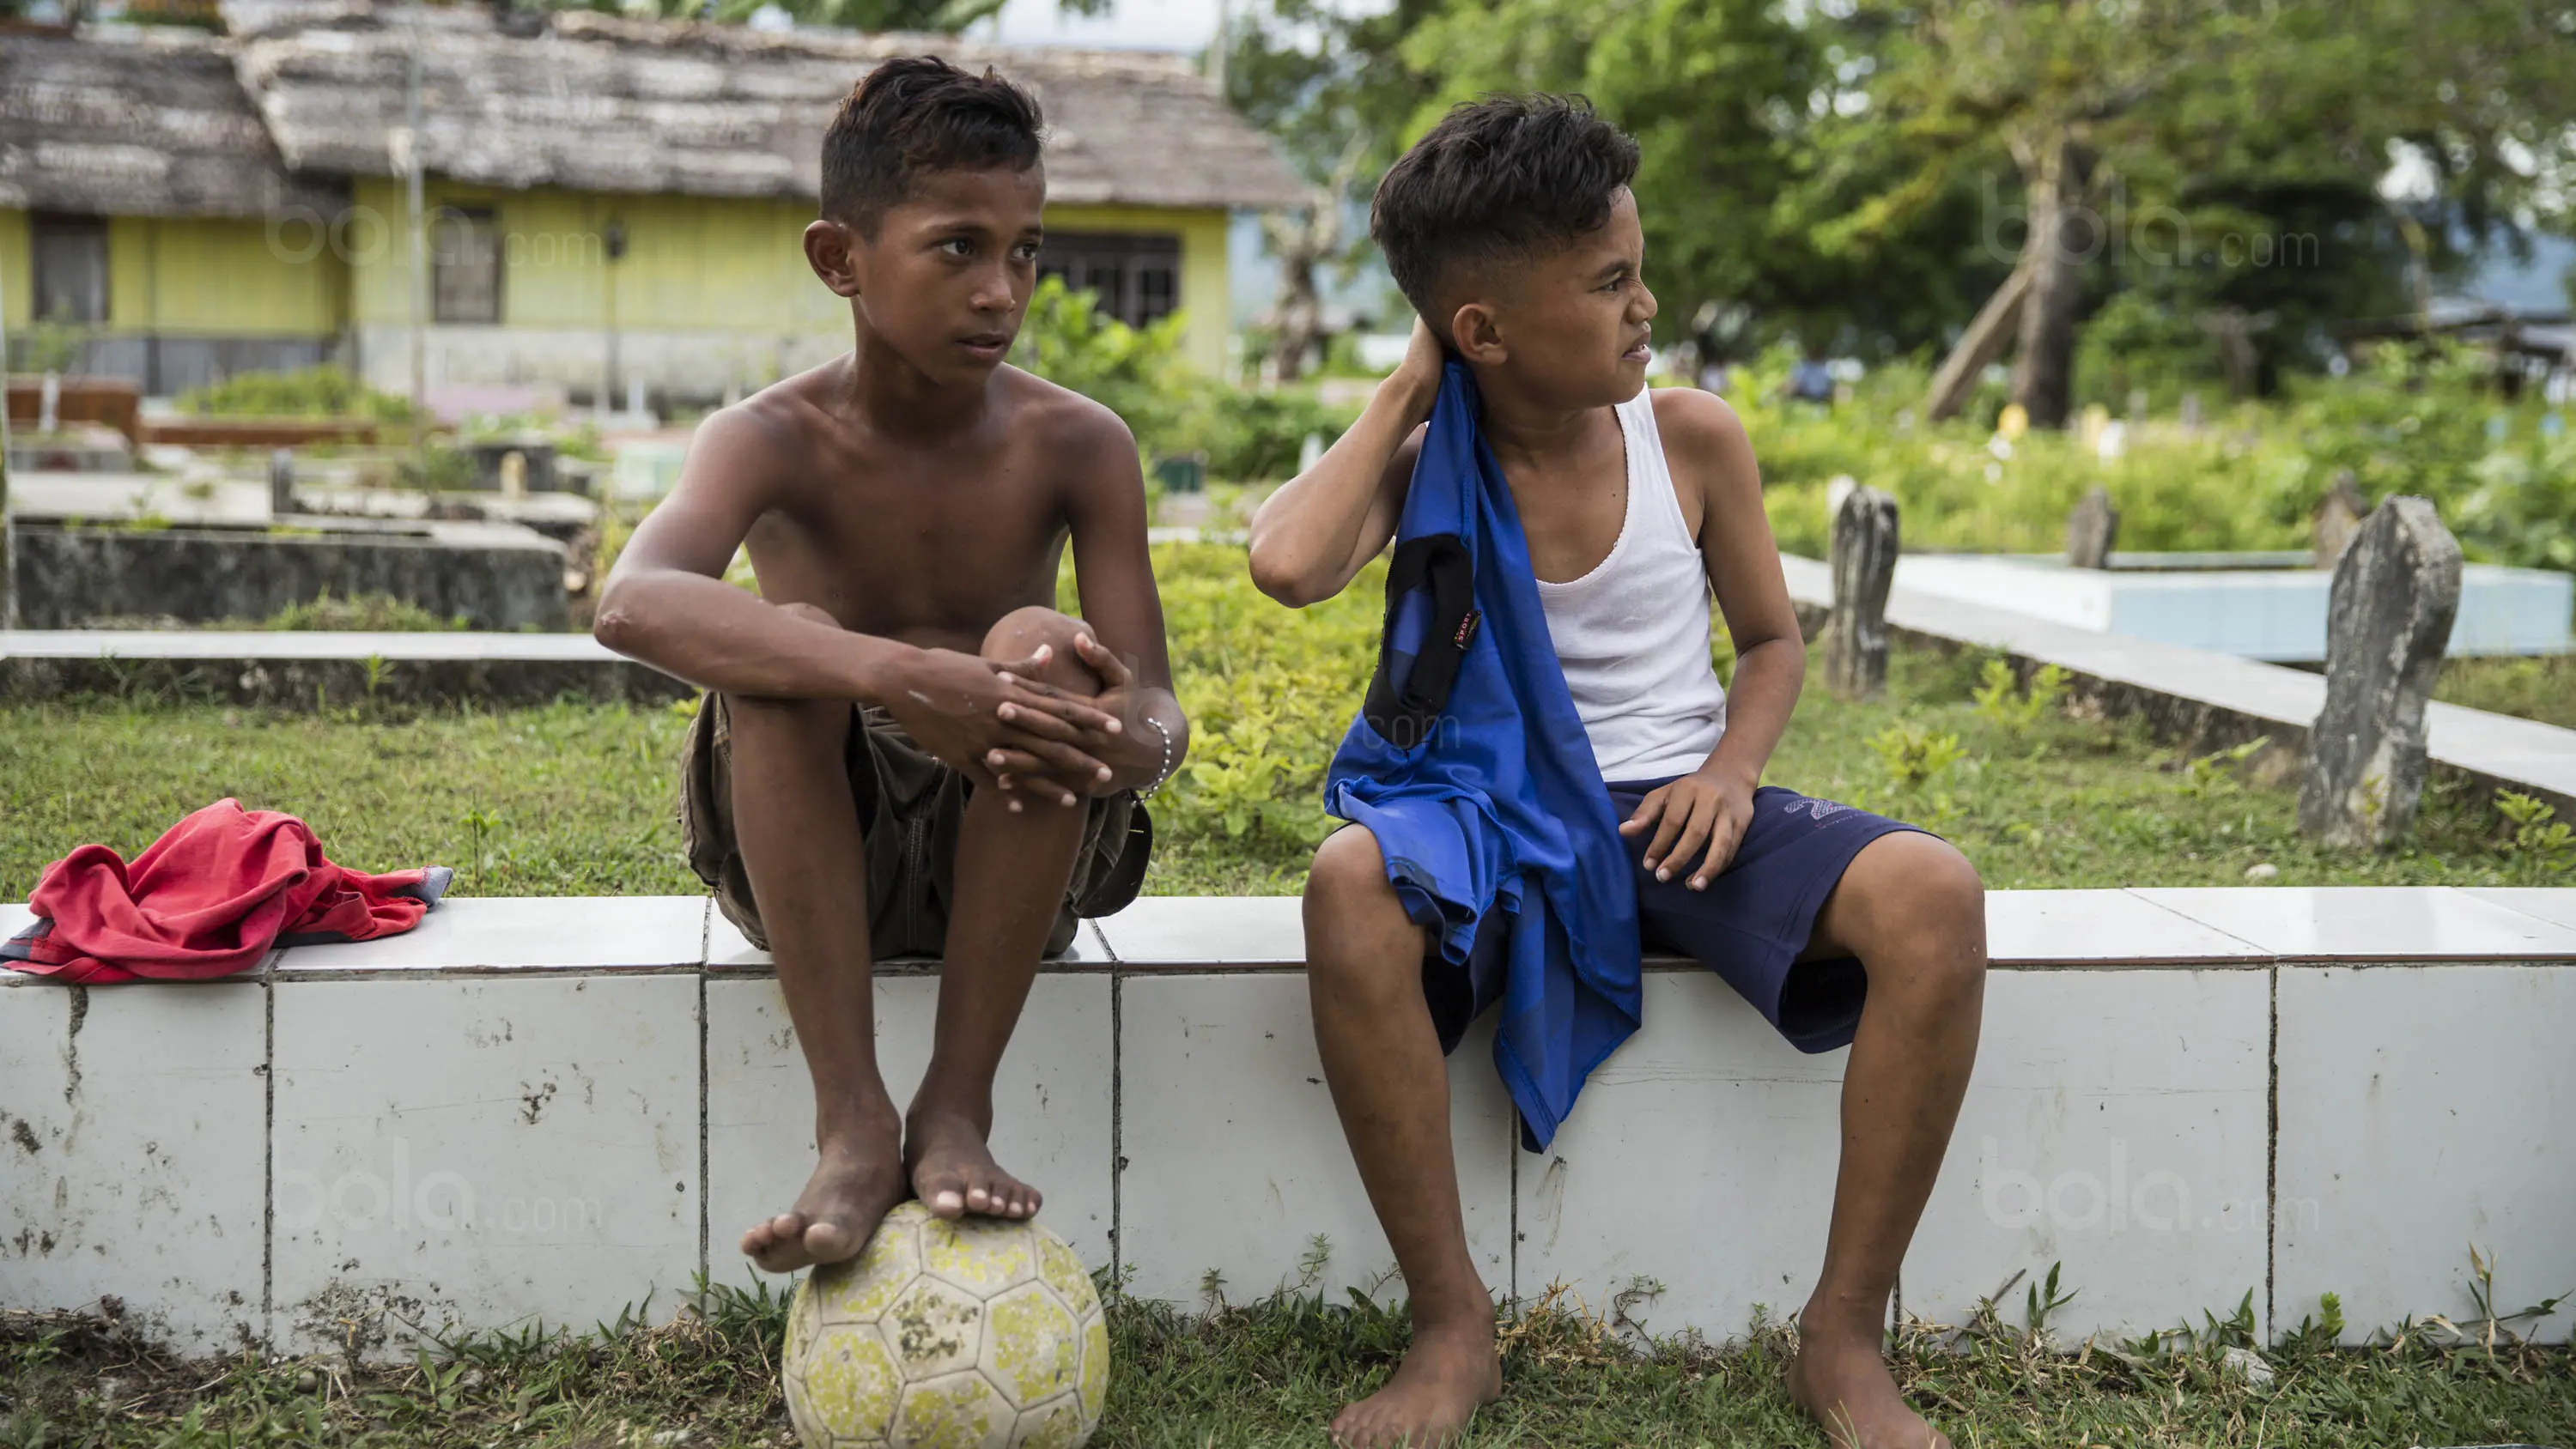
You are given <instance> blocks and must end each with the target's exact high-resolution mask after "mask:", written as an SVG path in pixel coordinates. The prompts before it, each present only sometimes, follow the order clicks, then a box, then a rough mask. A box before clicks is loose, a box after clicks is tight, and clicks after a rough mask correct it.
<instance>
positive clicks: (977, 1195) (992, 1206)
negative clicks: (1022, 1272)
mask: <svg viewBox="0 0 2576 1449" xmlns="http://www.w3.org/2000/svg"><path fill="white" fill-rule="evenodd" d="M903 1157H904V1162H905V1163H906V1165H908V1166H909V1167H910V1168H911V1169H912V1193H913V1196H915V1197H917V1198H920V1199H921V1205H922V1206H923V1207H926V1208H928V1209H930V1211H931V1214H932V1215H933V1216H935V1217H943V1218H958V1217H964V1216H965V1215H966V1214H968V1213H982V1214H984V1215H986V1216H987V1217H996V1218H1026V1217H1035V1216H1036V1215H1037V1210H1038V1204H1039V1203H1041V1202H1043V1201H1044V1200H1045V1199H1044V1198H1043V1197H1042V1196H1041V1195H1040V1194H1039V1192H1038V1190H1037V1189H1036V1188H1034V1187H1031V1186H1029V1185H1028V1184H1027V1183H1025V1182H1022V1181H1020V1180H1019V1179H1018V1178H1016V1177H1013V1176H1011V1175H1010V1174H1009V1173H1007V1172H1004V1171H1003V1170H1002V1169H1001V1167H1000V1165H999V1164H997V1163H995V1162H994V1161H993V1152H992V1149H991V1148H989V1147H987V1146H985V1145H984V1128H983V1127H982V1125H981V1124H979V1123H978V1122H977V1121H976V1120H975V1118H974V1117H972V1116H970V1115H968V1114H967V1113H964V1112H956V1111H950V1110H948V1109H946V1108H944V1107H936V1106H927V1107H926V1106H923V1105H922V1104H921V1103H918V1102H916V1103H914V1104H913V1108H912V1115H911V1117H910V1118H909V1119H908V1120H906V1122H905V1123H904V1131H903Z"/></svg>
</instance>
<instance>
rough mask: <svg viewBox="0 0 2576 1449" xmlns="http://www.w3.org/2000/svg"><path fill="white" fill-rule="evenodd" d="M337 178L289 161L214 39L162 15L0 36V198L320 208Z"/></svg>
mask: <svg viewBox="0 0 2576 1449" xmlns="http://www.w3.org/2000/svg"><path fill="white" fill-rule="evenodd" d="M338 190H339V187H338V185H337V184H336V183H333V182H330V181H328V180H327V179H326V180H320V181H308V180H299V179H298V178H296V177H294V176H291V175H289V174H288V172H287V170H286V168H285V166H284V165H283V164H281V162H280V161H279V159H278V154H277V148H276V147H275V146H274V145H273V144H271V143H270V141H269V138H268V132H267V130H266V129H265V128H263V127H262V126H261V125H260V121H259V113H258V112H257V111H255V110H253V109H252V108H251V104H250V98H249V97H248V96H246V95H244V94H243V93H242V88H241V82H240V80H239V79H238V78H237V77H236V76H235V75H234V61H233V56H232V52H231V47H230V46H229V44H227V43H226V42H224V41H220V40H217V39H216V38H214V37H212V36H209V35H207V34H205V33H204V32H202V31H195V30H175V29H169V28H164V27H154V28H150V29H138V30H132V31H116V30H111V31H104V32H95V33H91V34H86V35H83V36H81V37H80V38H78V39H74V38H72V37H70V36H64V35H46V34H38V33H30V32H28V31H23V30H22V31H16V32H13V33H11V34H9V35H6V36H0V207H5V208H8V209H11V210H49V211H71V212H90V213H97V214H101V215H108V214H114V215H122V216H276V215H281V214H285V213H288V212H290V211H293V210H294V209H296V208H298V207H304V208H310V209H311V212H312V214H315V215H329V214H330V213H332V212H333V211H336V210H338V209H339V203H338V202H337V201H336V200H335V197H336V195H337V192H338Z"/></svg>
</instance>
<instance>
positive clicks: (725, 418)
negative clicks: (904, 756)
mask: <svg viewBox="0 0 2576 1449" xmlns="http://www.w3.org/2000/svg"><path fill="white" fill-rule="evenodd" d="M781 451H782V450H781V449H780V447H779V446H778V445H777V444H776V443H775V441H774V440H773V439H772V438H771V436H770V434H769V425H768V424H767V423H765V422H764V421H762V420H761V419H760V418H759V417H757V416H756V415H754V414H752V413H749V412H747V411H745V410H743V409H741V408H739V407H735V408H726V409H724V410H723V411H721V412H718V413H716V414H714V415H713V416H711V417H709V418H708V419H707V420H706V421H705V422H704V423H702V424H700V425H699V427H698V432H697V436H696V437H695V438H693V439H691V440H690V442H689V453H688V457H687V458H686V459H685V460H684V461H683V462H682V463H681V465H680V481H679V483H678V485H677V486H675V487H674V488H673V489H672V490H671V494H670V496H669V497H667V498H665V499H663V500H662V501H661V503H660V504H658V505H656V506H655V507H654V509H653V511H652V512H651V513H650V514H648V515H646V517H645V519H644V521H643V522H642V523H641V524H638V525H637V526H636V529H635V535H634V537H632V538H630V539H628V540H627V543H626V548H625V550H624V551H623V552H622V553H620V554H619V555H618V557H617V566H616V567H615V568H613V569H611V570H610V571H609V574H608V579H607V582H606V583H604V584H603V585H601V587H600V593H599V614H598V618H597V619H596V620H595V621H594V623H593V624H592V626H591V633H592V635H593V636H594V637H596V638H597V639H598V640H599V642H600V643H602V644H605V645H607V646H608V647H609V648H611V649H614V650H616V651H617V652H618V653H620V654H623V655H626V656H627V657H628V658H630V659H638V660H641V661H643V662H644V663H646V664H650V665H652V666H653V667H654V668H656V669H659V670H661V671H662V672H663V673H665V674H669V675H673V676H676V677H677V678H680V679H684V680H686V681H688V682H689V683H691V684H694V685H697V686H699V687H700V688H703V689H712V690H718V691H721V692H724V693H727V694H742V695H758V696H764V697H768V698H773V699H827V698H840V699H855V700H864V701H867V702H869V703H879V702H881V701H882V699H883V696H884V694H885V692H886V684H887V680H886V673H887V670H888V668H889V667H890V666H891V665H892V664H893V663H894V661H895V660H896V659H897V658H898V657H900V656H901V655H903V654H906V653H910V652H913V651H912V650H911V649H910V648H909V646H907V645H903V644H900V643H897V642H896V641H894V640H890V639H881V638H877V637H875V636H873V635H867V634H853V633H850V632H848V631H846V630H841V629H836V628H833V627H831V626H829V625H826V624H822V623H818V622H816V621H813V620H809V619H803V618H799V617H798V616H797V615H796V614H794V613H792V612H790V611H788V610H785V609H781V608H778V607H776V606H775V605H772V604H770V603H767V602H765V601H763V600H762V599H760V598H759V597H758V596H756V595H753V594H750V593H747V592H745V591H744V590H742V589H738V588H735V587H734V586H733V585H731V584H728V583H726V582H725V581H724V571H725V568H726V566H727V565H729V564H731V563H732V562H733V556H734V550H736V549H738V548H740V547H741V546H742V541H743V539H744V538H746V537H747V536H749V535H750V533H751V526H752V525H753V524H754V523H757V522H759V520H760V516H761V515H762V514H763V513H766V512H768V511H769V509H770V508H771V507H772V506H773V505H774V504H776V503H777V502H778V501H779V498H778V488H777V480H778V479H779V478H780V477H782V476H783V475H784V473H785V464H786V460H785V459H784V458H782V457H780V456H779V454H780V453H781Z"/></svg>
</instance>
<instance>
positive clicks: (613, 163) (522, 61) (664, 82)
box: [223, 0, 1305, 207]
mask: <svg viewBox="0 0 2576 1449" xmlns="http://www.w3.org/2000/svg"><path fill="white" fill-rule="evenodd" d="M223 12H224V17H225V22H226V24H227V25H228V27H229V28H230V29H231V31H232V33H233V36H234V39H235V42H236V44H237V45H238V46H239V56H240V71H241V80H242V84H243V85H244V87H245V88H247V89H248V90H249V91H250V93H251V94H252V95H253V96H254V97H255V98H256V99H257V101H258V104H259V108H260V112H261V115H262V116H263V118H264V119H265V120H266V121H267V123H268V127H269V131H270V133H271V134H272V135H273V136H274V137H275V138H276V140H277V144H278V146H279V147H280V149H281V150H282V151H283V152H284V154H285V156H286V159H287V161H288V163H289V164H290V165H292V166H294V167H295V168H296V169H297V170H299V171H314V172H335V173H346V174H350V175H364V176H390V175H393V174H395V159H396V158H395V155H394V151H393V146H392V144H391V137H392V134H393V133H394V132H395V131H396V130H397V129H398V128H399V127H400V126H401V125H402V122H403V103H404V86H405V73H406V69H407V66H408V63H409V52H410V46H411V43H412V33H413V31H412V27H413V24H414V17H415V12H414V11H413V10H412V9H410V8H408V7H395V6H383V7H379V6H375V5H371V4H368V3H365V0H230V3H227V4H225V5H224V7H223ZM416 13H417V23H418V25H419V34H420V37H421V73H422V108H423V118H422V131H423V133H424V134H423V136H422V139H421V144H422V146H423V148H424V149H423V152H422V157H423V165H424V167H425V168H426V169H427V170H428V171H430V172H431V173H433V174H436V175H441V176H447V177H452V178H455V179H458V180H463V181H472V182H479V183H484V184H488V185H493V186H502V187H511V188H524V187H530V186H539V185H551V186H563V187H570V188H576V189H580V190H591V191H621V192H678V193H684V194H690V195H700V196H789V197H796V196H803V197H810V196H813V195H814V194H815V193H816V191H817V189H818V186H819V183H820V165H821V163H820V157H819V151H820V147H821V142H822V136H823V129H824V127H825V126H826V125H827V124H828V123H829V122H830V120H831V118H832V113H833V109H834V107H835V106H836V105H837V104H838V103H839V101H840V99H841V97H843V96H844V95H846V94H848V92H849V89H850V87H851V85H852V84H853V83H854V82H855V81H856V80H857V79H858V78H859V77H860V76H861V75H863V74H865V73H866V71H867V70H868V69H869V67H871V66H873V65H874V64H876V63H877V62H878V61H880V60H883V59H885V58H886V57H888V56H893V55H906V54H918V53H922V52H925V51H926V52H932V53H936V54H940V55H945V56H947V57H948V58H950V59H951V60H954V61H956V62H957V63H959V64H961V65H966V66H970V67H979V68H980V67H982V66H984V65H988V64H989V65H992V66H995V67H997V68H998V69H1000V70H1001V71H1002V73H1003V74H1005V75H1008V76H1010V77H1011V78H1013V79H1014V80H1017V81H1020V82H1021V83H1023V84H1025V85H1027V86H1028V87H1029V88H1030V89H1031V90H1032V91H1034V92H1035V93H1036V95H1037V97H1038V100H1039V103H1040V104H1041V105H1042V106H1043V107H1044V108H1045V110H1046V114H1047V122H1048V129H1049V140H1048V147H1047V192H1048V195H1049V197H1050V198H1051V199H1053V200H1055V201H1059V202H1072V203H1106V202H1115V203H1124V204H1130V205H1140V206H1240V207H1275V206H1290V205H1296V204H1299V203H1300V202H1302V201H1303V199H1304V197H1305V188H1304V187H1302V186H1301V185H1300V184H1299V183H1298V181H1297V179H1296V178H1295V177H1294V176H1293V175H1292V174H1291V173H1290V172H1289V171H1288V169H1287V168H1286V167H1285V166H1284V165H1283V164H1282V163H1281V162H1280V160H1279V159H1278V157H1277V155H1276V154H1275V153H1274V152H1273V150H1272V149H1271V146H1270V143H1269V141H1268V140H1267V139H1266V138H1265V137H1263V136H1262V135H1261V134H1260V133H1259V132H1258V131H1256V130H1255V129H1253V128H1252V127H1251V126H1250V125H1248V124H1246V123H1245V122H1244V121H1243V119H1242V118H1241V117H1239V116H1237V115H1236V114H1235V113H1234V112H1233V111H1232V110H1230V109H1229V108H1228V107H1227V106H1226V105H1225V103H1224V101H1223V100H1222V99H1221V98H1220V97H1219V96H1218V95H1217V94H1216V91H1215V89H1214V88H1213V87H1212V86H1211V85H1210V84H1209V82H1208V81H1207V80H1206V79H1204V78H1203V77H1201V76H1199V75H1198V74H1197V73H1196V72H1195V71H1194V70H1193V69H1192V68H1191V67H1190V65H1189V64H1188V63H1187V62H1186V61H1185V60H1183V59H1181V58H1179V57H1175V56H1163V55H1150V54H1141V53H1134V52H1116V51H1076V50H1062V49H1052V48H1036V47H1007V46H992V45H979V44H970V43H967V42H963V41H960V40H958V39H957V38H955V37H953V36H922V35H857V34H833V33H823V34H817V33H814V32H804V31H800V32H791V33H774V32H762V31H755V30H750V29H747V28H744V27H741V26H727V25H707V24H697V23H690V22H664V21H642V20H629V19H625V18H621V17H616V16H610V15H604V14H599V13H595V12H589V11H577V10H576V11H558V12H552V13H549V14H545V15H542V16H539V15H533V14H531V15H524V16H518V17H512V18H510V19H507V20H503V19H499V18H496V17H495V15H494V13H493V12H492V11H491V10H489V9H486V8H483V7H480V6H455V7H424V8H421V9H420V10H418V11H417V12H416Z"/></svg>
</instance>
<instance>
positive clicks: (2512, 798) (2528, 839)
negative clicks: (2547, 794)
mask: <svg viewBox="0 0 2576 1449" xmlns="http://www.w3.org/2000/svg"><path fill="white" fill-rule="evenodd" d="M2496 813H2497V814H2499V815H2502V816H2503V817H2504V818H2505V823H2506V824H2508V825H2511V826H2512V827H2513V844H2512V848H2513V849H2515V850H2517V851H2521V852H2524V853H2526V854H2529V855H2533V856H2537V857H2539V858H2540V859H2542V860H2545V861H2549V862H2552V863H2557V862H2564V861H2569V860H2571V859H2576V827H2571V826H2569V825H2568V823H2567V822H2566V821H2564V820H2560V819H2557V818H2556V817H2557V814H2558V808H2557V807H2556V806H2554V805H2550V804H2548V803H2546V802H2544V801H2541V800H2536V799H2534V798H2532V797H2531V796H2529V795H2525V794H2522V793H2521V792H2519V791H2516V790H2498V791H2497V792H2496Z"/></svg>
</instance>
